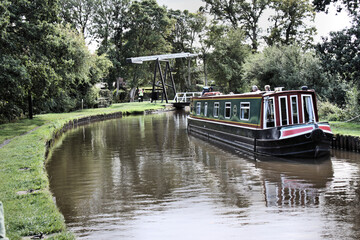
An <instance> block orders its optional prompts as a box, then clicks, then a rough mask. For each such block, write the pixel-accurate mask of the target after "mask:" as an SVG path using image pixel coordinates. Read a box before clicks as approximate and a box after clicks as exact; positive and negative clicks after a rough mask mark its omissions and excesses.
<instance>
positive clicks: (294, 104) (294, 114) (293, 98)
mask: <svg viewBox="0 0 360 240" xmlns="http://www.w3.org/2000/svg"><path fill="white" fill-rule="evenodd" d="M290 99H291V114H292V120H293V124H297V123H299V113H298V101H297V96H291V97H290Z"/></svg>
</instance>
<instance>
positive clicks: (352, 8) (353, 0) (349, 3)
mask: <svg viewBox="0 0 360 240" xmlns="http://www.w3.org/2000/svg"><path fill="white" fill-rule="evenodd" d="M312 2H313V5H314V7H315V10H316V11H324V12H326V13H327V12H328V10H329V5H330V4H331V3H333V4H334V5H336V7H337V11H338V12H340V11H342V9H343V7H344V6H345V7H346V9H347V10H348V12H349V13H350V14H351V15H354V16H356V15H358V14H359V4H360V2H359V0H313V1H312Z"/></svg>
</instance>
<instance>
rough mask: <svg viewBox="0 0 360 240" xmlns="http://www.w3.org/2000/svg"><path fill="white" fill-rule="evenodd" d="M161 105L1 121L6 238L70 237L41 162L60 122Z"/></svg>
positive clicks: (59, 130)
mask: <svg viewBox="0 0 360 240" xmlns="http://www.w3.org/2000/svg"><path fill="white" fill-rule="evenodd" d="M161 108H164V105H163V104H151V103H122V104H114V105H112V106H111V107H109V108H102V109H87V110H82V111H76V112H71V113H62V114H44V115H37V116H35V118H34V119H33V120H27V119H24V120H21V121H18V122H16V123H9V124H3V125H0V147H1V148H0V201H1V202H3V204H4V211H5V227H6V235H7V237H8V238H10V239H11V240H12V239H21V237H24V236H33V235H35V234H39V233H44V234H47V235H49V234H50V238H49V239H74V236H73V234H72V233H69V232H67V231H66V227H65V222H64V218H63V216H62V214H61V213H60V212H59V210H58V209H57V207H56V205H55V204H54V202H53V199H52V195H51V193H50V190H49V181H48V177H47V173H46V170H45V167H44V165H45V164H44V163H45V160H46V159H45V158H46V157H45V156H46V153H47V147H49V146H50V145H51V144H49V143H51V142H53V141H52V140H53V139H54V138H55V136H58V135H59V134H61V133H62V132H63V129H64V127H69V126H71V125H76V124H80V123H86V122H88V121H90V120H102V119H105V118H108V117H109V116H113V117H116V116H120V115H121V114H124V113H129V114H131V113H136V112H144V111H146V110H156V109H161ZM4 142H5V144H3V143H4Z"/></svg>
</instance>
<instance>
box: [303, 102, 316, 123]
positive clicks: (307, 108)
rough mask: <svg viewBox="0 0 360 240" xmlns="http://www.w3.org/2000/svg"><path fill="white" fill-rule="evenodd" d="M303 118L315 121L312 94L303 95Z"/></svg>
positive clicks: (305, 120) (307, 120)
mask: <svg viewBox="0 0 360 240" xmlns="http://www.w3.org/2000/svg"><path fill="white" fill-rule="evenodd" d="M302 99H303V104H302V105H303V113H304V114H303V119H304V122H305V123H307V122H313V121H314V108H313V103H312V99H311V95H303V96H302Z"/></svg>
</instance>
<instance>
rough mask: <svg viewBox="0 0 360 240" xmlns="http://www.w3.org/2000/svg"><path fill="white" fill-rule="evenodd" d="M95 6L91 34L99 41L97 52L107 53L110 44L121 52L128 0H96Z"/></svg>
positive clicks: (128, 5) (127, 14)
mask: <svg viewBox="0 0 360 240" xmlns="http://www.w3.org/2000/svg"><path fill="white" fill-rule="evenodd" d="M96 6H97V10H96V11H95V16H94V22H93V29H92V34H93V35H94V37H95V38H96V39H97V40H98V41H100V47H99V49H98V53H99V54H103V53H107V52H108V51H109V50H110V49H111V45H112V44H114V47H115V49H114V50H115V51H119V52H122V47H123V45H124V32H125V30H126V29H127V24H128V17H129V7H130V0H96ZM116 59H117V61H119V59H118V58H116Z"/></svg>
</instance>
